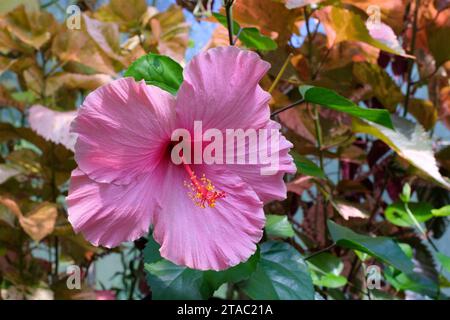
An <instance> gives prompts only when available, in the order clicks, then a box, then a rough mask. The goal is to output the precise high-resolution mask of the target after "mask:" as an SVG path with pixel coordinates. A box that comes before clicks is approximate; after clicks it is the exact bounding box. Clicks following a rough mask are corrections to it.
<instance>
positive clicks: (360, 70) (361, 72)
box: [353, 63, 403, 112]
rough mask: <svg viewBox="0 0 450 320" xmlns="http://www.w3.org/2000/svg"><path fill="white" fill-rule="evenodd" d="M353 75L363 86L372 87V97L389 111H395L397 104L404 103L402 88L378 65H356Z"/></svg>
mask: <svg viewBox="0 0 450 320" xmlns="http://www.w3.org/2000/svg"><path fill="white" fill-rule="evenodd" d="M353 75H354V76H355V77H356V79H357V80H358V81H359V83H360V84H361V85H365V84H369V85H370V86H371V87H372V95H373V96H375V97H376V98H377V99H378V100H379V101H380V102H381V104H382V105H383V106H384V107H385V108H386V109H388V110H389V111H391V112H393V111H395V109H396V106H397V104H398V103H400V102H401V101H403V94H402V92H401V91H400V88H399V87H398V86H397V85H396V84H395V82H394V81H393V80H392V78H391V77H390V76H389V74H387V72H386V71H384V70H383V69H381V68H380V67H379V66H378V65H376V64H369V63H355V64H354V66H353Z"/></svg>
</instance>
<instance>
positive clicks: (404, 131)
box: [352, 115, 450, 189]
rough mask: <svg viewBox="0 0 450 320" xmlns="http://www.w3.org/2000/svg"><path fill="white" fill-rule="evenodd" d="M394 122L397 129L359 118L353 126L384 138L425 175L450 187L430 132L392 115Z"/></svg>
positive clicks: (356, 129)
mask: <svg viewBox="0 0 450 320" xmlns="http://www.w3.org/2000/svg"><path fill="white" fill-rule="evenodd" d="M392 122H393V124H394V129H395V130H391V129H388V128H385V127H383V126H380V125H378V124H376V123H373V122H366V121H361V120H357V119H354V121H353V122H352V127H353V131H355V132H360V133H366V134H371V135H373V136H375V137H377V138H378V139H380V140H382V141H383V142H384V143H386V144H387V145H388V146H389V147H391V148H392V149H393V150H394V151H395V152H397V154H398V155H399V156H401V157H402V158H404V159H405V160H407V161H408V162H409V163H411V164H412V165H414V166H415V167H416V168H418V169H420V170H421V173H422V174H423V175H424V176H425V177H430V178H432V179H433V180H434V181H436V182H438V183H439V184H440V185H442V186H444V187H445V188H447V189H450V183H449V182H448V181H447V180H446V179H445V178H444V177H442V175H441V173H440V172H439V168H438V166H437V163H436V159H435V157H434V153H433V148H432V142H431V140H430V137H429V134H428V133H426V132H425V131H424V130H423V128H422V126H420V125H418V124H414V123H412V122H411V121H409V120H407V119H404V118H400V117H398V116H396V115H392Z"/></svg>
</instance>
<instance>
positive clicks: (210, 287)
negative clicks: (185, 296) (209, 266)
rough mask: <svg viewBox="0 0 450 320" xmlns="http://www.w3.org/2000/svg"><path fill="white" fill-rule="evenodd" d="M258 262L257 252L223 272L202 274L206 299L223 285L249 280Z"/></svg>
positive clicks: (258, 254) (258, 255)
mask: <svg viewBox="0 0 450 320" xmlns="http://www.w3.org/2000/svg"><path fill="white" fill-rule="evenodd" d="M259 260H260V253H259V250H258V251H256V253H255V254H254V255H252V256H251V257H250V258H249V259H248V260H247V261H245V262H242V263H240V264H238V265H237V266H234V267H232V268H230V269H227V270H224V271H206V272H204V284H203V290H204V293H205V295H206V296H207V297H209V296H211V295H212V294H213V293H214V291H215V290H217V289H218V288H219V287H220V286H221V285H222V284H224V283H238V282H241V281H243V280H247V279H248V278H250V276H251V275H252V273H253V272H255V270H256V267H257V265H258V262H259Z"/></svg>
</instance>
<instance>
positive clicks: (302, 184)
mask: <svg viewBox="0 0 450 320" xmlns="http://www.w3.org/2000/svg"><path fill="white" fill-rule="evenodd" d="M311 179H312V177H310V176H300V177H298V178H296V179H295V180H294V181H291V182H288V183H287V184H286V187H287V191H290V192H294V193H295V194H298V195H299V196H301V195H302V194H303V192H304V191H306V190H308V189H310V188H311V187H312V186H313V183H312V181H311Z"/></svg>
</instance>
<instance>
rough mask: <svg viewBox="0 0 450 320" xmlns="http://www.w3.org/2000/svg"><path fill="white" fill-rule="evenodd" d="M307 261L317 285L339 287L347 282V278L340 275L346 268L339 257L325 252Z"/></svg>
mask: <svg viewBox="0 0 450 320" xmlns="http://www.w3.org/2000/svg"><path fill="white" fill-rule="evenodd" d="M306 262H307V264H308V266H309V268H310V270H311V275H312V279H313V282H314V284H315V285H316V286H321V287H327V288H339V287H342V286H344V285H346V284H347V279H346V278H345V277H343V276H341V275H340V273H341V272H342V270H343V269H344V263H343V262H342V261H341V259H339V258H338V257H336V256H333V255H332V254H330V253H328V252H324V253H321V254H319V255H317V256H314V257H311V258H310V259H308V261H306Z"/></svg>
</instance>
